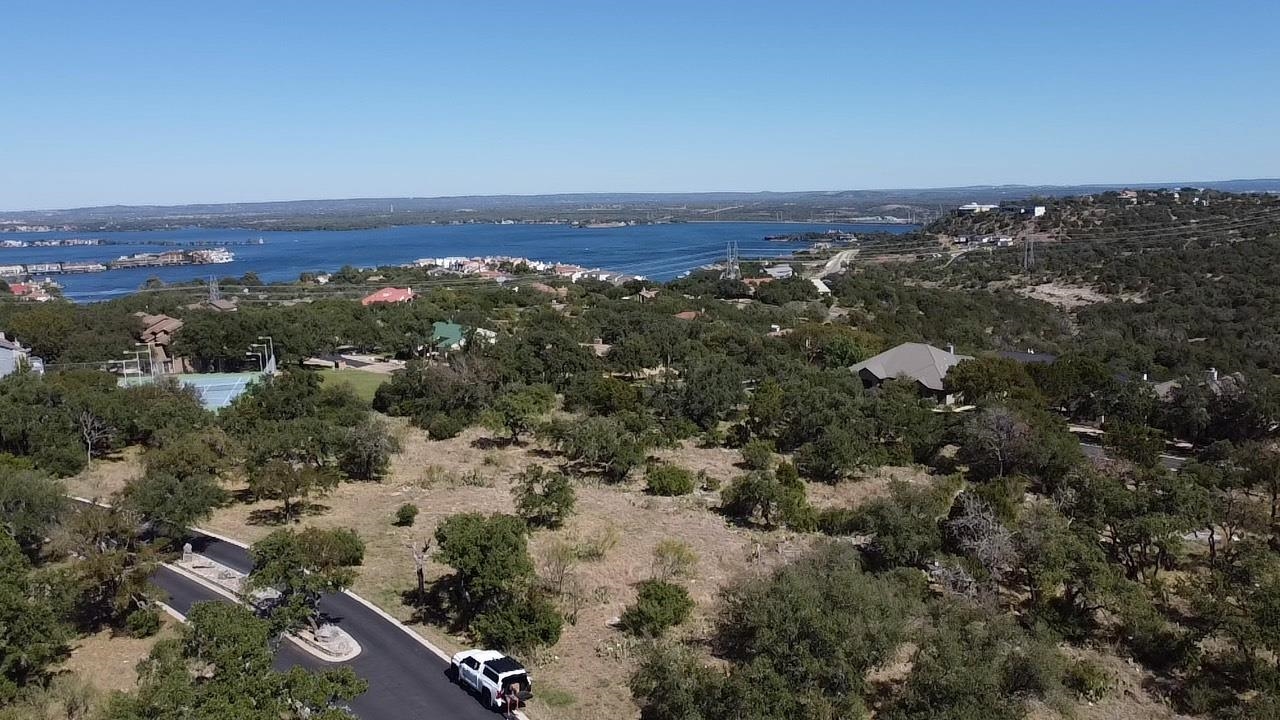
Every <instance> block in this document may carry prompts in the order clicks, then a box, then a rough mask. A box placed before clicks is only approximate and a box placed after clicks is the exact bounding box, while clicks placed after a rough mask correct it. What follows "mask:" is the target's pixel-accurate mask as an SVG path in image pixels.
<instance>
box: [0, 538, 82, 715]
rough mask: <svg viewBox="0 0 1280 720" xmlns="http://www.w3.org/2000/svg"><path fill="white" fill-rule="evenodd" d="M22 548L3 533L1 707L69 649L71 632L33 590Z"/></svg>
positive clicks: (0, 556)
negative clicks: (68, 642)
mask: <svg viewBox="0 0 1280 720" xmlns="http://www.w3.org/2000/svg"><path fill="white" fill-rule="evenodd" d="M30 570H31V568H30V565H29V564H28V562H27V559H26V557H24V556H23V553H22V549H21V548H20V547H19V546H18V544H17V543H16V542H14V540H13V539H12V538H11V537H9V535H7V534H5V533H0V707H2V706H4V705H5V704H6V703H7V702H8V701H10V700H12V699H13V698H14V697H15V696H16V695H17V693H18V690H19V689H20V688H23V687H25V686H27V685H28V684H29V683H34V682H37V681H38V680H39V679H40V678H41V677H42V676H43V675H44V674H45V673H46V671H47V670H48V669H49V667H50V666H51V665H52V664H53V663H54V662H56V661H57V660H59V659H60V658H62V657H63V656H64V655H65V654H66V653H67V641H68V639H69V633H68V631H67V628H65V627H64V626H63V625H62V623H61V622H60V621H59V619H58V618H57V616H56V615H55V614H54V612H53V608H51V607H50V606H49V604H47V603H44V602H42V601H41V600H40V598H39V597H38V596H37V595H36V594H35V593H34V592H33V588H32V586H31V582H30Z"/></svg>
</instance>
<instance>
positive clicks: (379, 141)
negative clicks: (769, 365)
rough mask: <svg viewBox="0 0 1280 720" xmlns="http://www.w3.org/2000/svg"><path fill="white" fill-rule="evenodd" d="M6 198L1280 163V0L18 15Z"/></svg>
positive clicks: (292, 7)
mask: <svg viewBox="0 0 1280 720" xmlns="http://www.w3.org/2000/svg"><path fill="white" fill-rule="evenodd" d="M0 18H2V20H0V92H3V98H4V104H3V109H2V110H0V163H2V165H0V167H2V168H3V169H2V170H0V208H4V209H24V208H48V207H70V206H80V205H91V204H109V203H157V204H170V203H182V202H235V201H255V200H281V199H300V198H337V197H359V196H365V197H368V196H404V195H414V196H429V195H458V194H490V193H521V194H525V193H544V192H579V191H700V190H801V189H857V188H894V187H930V186H944V185H968V184H1004V183H1064V184H1065V183H1080V182H1140V181H1176V180H1209V179H1227V178H1241V177H1274V176H1277V175H1280V43H1278V42H1277V41H1276V36H1275V33H1276V28H1277V26H1280V2H1276V0H1259V1H1257V2H1231V1H1224V2H1215V3H1207V2H1203V1H1201V2H1180V1H1176V0H1175V1H1173V2H1159V3H1157V2H1115V1H1113V0H1107V1H1106V2H1055V3H1040V2H1030V3H1028V2H996V1H984V2H954V1H952V0H947V1H939V2H892V3H889V2H882V1H878V0H877V1H874V2H873V1H870V0H868V1H866V2H854V1H853V0H843V1H840V0H837V1H833V2H807V1H803V0H793V1H790V2H781V1H775V2H750V1H742V0H740V1H737V2H698V1H697V0H683V1H681V2H665V1H663V0H658V1H655V0H644V1H642V2H641V1H633V2H627V3H620V2H608V1H606V0H583V1H581V2H554V1H543V2H539V1H536V0H535V1H529V0H523V1H520V2H511V3H490V2H482V1H481V2H447V3H446V2H425V1H417V2H409V1H406V2H382V3H374V2H367V3H366V2H350V1H348V2H322V1H320V0H308V1H307V2H282V1H277V0H269V1H268V0H255V1H254V2H244V3H241V2H230V1H227V0H218V1H217V2H201V3H195V2H172V1H171V0H170V1H166V2H144V1H141V0H129V1H128V2H101V1H100V0H97V1H94V2H79V3H71V2H59V1H58V0H41V1H40V2H9V3H6V4H5V9H4V11H3V14H2V15H0Z"/></svg>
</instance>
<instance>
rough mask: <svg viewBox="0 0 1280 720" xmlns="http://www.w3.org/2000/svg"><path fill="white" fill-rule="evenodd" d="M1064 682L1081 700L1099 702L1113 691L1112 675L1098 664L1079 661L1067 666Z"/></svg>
mask: <svg viewBox="0 0 1280 720" xmlns="http://www.w3.org/2000/svg"><path fill="white" fill-rule="evenodd" d="M1063 682H1065V683H1066V686H1067V687H1068V688H1070V689H1071V690H1072V691H1073V692H1075V694H1076V695H1078V696H1079V697H1080V699H1081V700H1085V701H1087V702H1097V701H1099V700H1101V699H1102V698H1103V697H1105V696H1106V694H1107V692H1109V691H1110V690H1111V686H1112V682H1113V681H1112V679H1111V674H1110V673H1108V672H1107V671H1106V670H1105V669H1103V668H1102V667H1100V666H1099V665H1097V664H1096V663H1091V662H1088V661H1087V660H1077V661H1075V662H1073V663H1070V664H1069V665H1067V671H1066V674H1065V676H1064V677H1063Z"/></svg>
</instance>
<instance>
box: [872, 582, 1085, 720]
mask: <svg viewBox="0 0 1280 720" xmlns="http://www.w3.org/2000/svg"><path fill="white" fill-rule="evenodd" d="M1063 672H1064V664H1063V662H1062V660H1061V659H1060V658H1059V657H1058V655H1057V651H1056V650H1055V649H1054V648H1053V647H1052V646H1051V645H1049V644H1047V643H1045V642H1043V641H1038V640H1037V639H1035V638H1033V637H1031V636H1029V635H1027V634H1026V633H1025V632H1024V631H1023V630H1022V629H1021V628H1019V627H1018V626H1017V625H1016V624H1014V622H1013V621H1012V620H1011V619H1009V618H1006V617H991V616H984V615H982V614H979V613H976V612H973V611H971V610H967V609H964V608H956V607H948V606H940V607H938V608H936V609H935V610H934V611H933V613H932V617H931V624H930V626H929V628H928V630H927V631H926V632H925V633H924V636H923V638H922V639H921V640H920V643H919V645H918V647H917V648H916V650H915V652H914V653H912V657H911V674H910V675H909V676H908V677H907V680H906V682H905V683H904V684H903V685H902V686H901V688H900V689H899V690H898V691H897V693H895V695H894V697H893V698H892V700H891V701H890V703H889V705H888V707H887V708H886V709H885V711H884V716H885V717H886V718H890V719H891V720H926V719H927V720H933V719H934V718H943V719H945V720H986V719H988V718H991V719H994V720H1020V719H1021V718H1023V717H1026V715H1027V708H1026V705H1025V703H1026V701H1027V700H1030V699H1033V698H1036V699H1043V698H1060V697H1061V695H1062V692H1063V690H1062V675H1063Z"/></svg>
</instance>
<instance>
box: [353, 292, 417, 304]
mask: <svg viewBox="0 0 1280 720" xmlns="http://www.w3.org/2000/svg"><path fill="white" fill-rule="evenodd" d="M413 298H414V294H413V290H411V289H409V288H403V289H402V288H382V289H381V290H379V291H378V292H376V293H374V294H372V295H370V296H368V297H366V298H365V299H363V300H361V301H360V304H361V305H366V306H367V305H383V304H393V303H402V302H409V301H410V300H412V299H413Z"/></svg>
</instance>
